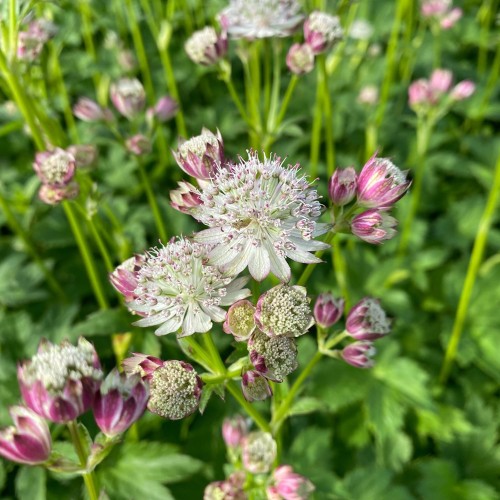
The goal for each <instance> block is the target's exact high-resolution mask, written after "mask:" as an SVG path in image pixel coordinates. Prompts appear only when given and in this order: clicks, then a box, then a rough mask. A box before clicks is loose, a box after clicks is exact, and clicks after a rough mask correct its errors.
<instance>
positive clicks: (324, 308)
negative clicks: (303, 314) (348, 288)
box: [314, 293, 345, 328]
mask: <svg viewBox="0 0 500 500" xmlns="http://www.w3.org/2000/svg"><path fill="white" fill-rule="evenodd" d="M344 306H345V300H344V299H335V298H334V297H333V295H332V294H331V293H322V294H321V295H320V296H319V297H318V298H317V299H316V303H315V304H314V319H315V320H316V323H317V324H318V325H319V326H321V327H322V328H330V327H331V326H333V325H334V324H335V323H337V321H338V320H339V319H340V318H341V317H342V314H344Z"/></svg>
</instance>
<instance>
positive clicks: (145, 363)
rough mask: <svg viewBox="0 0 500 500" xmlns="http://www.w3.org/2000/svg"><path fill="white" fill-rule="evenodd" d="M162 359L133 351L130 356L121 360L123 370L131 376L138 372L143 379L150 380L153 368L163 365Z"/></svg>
mask: <svg viewBox="0 0 500 500" xmlns="http://www.w3.org/2000/svg"><path fill="white" fill-rule="evenodd" d="M163 363H164V362H163V360H161V359H160V358H156V357H154V356H148V355H147V354H141V353H139V352H133V353H132V356H131V357H130V358H126V359H124V360H123V361H122V367H123V371H124V372H125V373H126V374H127V375H128V376H132V375H135V374H138V375H139V376H140V377H141V378H142V379H143V380H148V381H149V380H151V378H152V377H153V373H154V372H155V370H157V369H158V368H160V367H162V366H163Z"/></svg>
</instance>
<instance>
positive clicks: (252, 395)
mask: <svg viewBox="0 0 500 500" xmlns="http://www.w3.org/2000/svg"><path fill="white" fill-rule="evenodd" d="M241 390H242V391H243V396H245V399H246V400H247V401H250V402H252V401H262V400H264V399H267V398H269V397H271V396H272V395H273V391H272V390H271V386H270V385H269V382H268V381H267V379H266V378H265V377H263V376H262V375H261V374H260V373H259V372H256V371H254V370H249V371H247V372H245V373H243V375H242V377H241Z"/></svg>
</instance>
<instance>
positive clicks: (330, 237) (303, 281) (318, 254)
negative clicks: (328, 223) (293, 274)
mask: <svg viewBox="0 0 500 500" xmlns="http://www.w3.org/2000/svg"><path fill="white" fill-rule="evenodd" d="M334 236H335V233H333V232H329V233H328V234H327V235H326V237H325V240H324V242H325V243H328V244H330V243H331V242H332V240H333V237H334ZM324 253H325V250H318V251H317V252H316V253H315V254H314V255H315V256H316V257H318V259H320V258H321V256H322V255H323V254H324ZM317 265H318V264H317V263H313V264H307V266H306V268H305V269H304V271H302V274H301V275H300V278H299V279H298V281H297V285H298V286H304V285H305V284H306V283H307V280H308V279H309V277H310V276H311V274H312V272H313V271H314V269H315V268H316V266H317Z"/></svg>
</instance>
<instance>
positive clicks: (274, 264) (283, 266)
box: [266, 243, 291, 282]
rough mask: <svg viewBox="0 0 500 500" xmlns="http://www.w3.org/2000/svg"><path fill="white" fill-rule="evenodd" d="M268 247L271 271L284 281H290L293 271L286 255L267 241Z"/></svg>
mask: <svg viewBox="0 0 500 500" xmlns="http://www.w3.org/2000/svg"><path fill="white" fill-rule="evenodd" d="M266 248H267V251H268V255H269V260H270V262H271V272H272V273H273V274H274V275H275V276H276V277H277V278H278V279H279V280H280V281H282V282H288V281H290V277H291V271H290V266H289V265H288V264H287V262H286V260H285V258H284V257H281V256H280V255H278V254H277V253H276V250H275V248H274V247H273V245H272V244H271V243H266Z"/></svg>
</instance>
